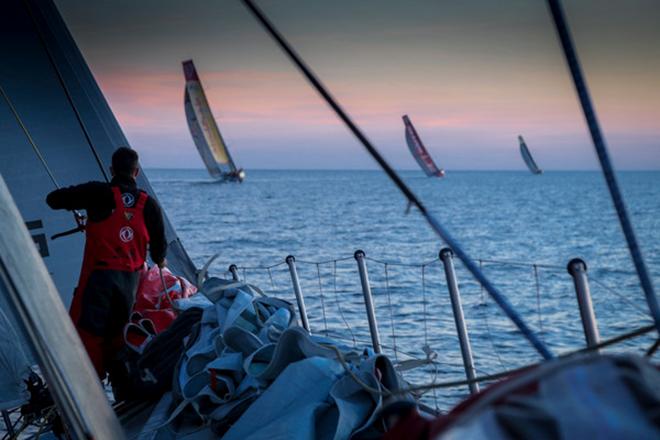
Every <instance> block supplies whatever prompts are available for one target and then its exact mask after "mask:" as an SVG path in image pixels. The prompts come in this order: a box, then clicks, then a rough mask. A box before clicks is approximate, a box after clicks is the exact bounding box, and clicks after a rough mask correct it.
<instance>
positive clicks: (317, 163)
mask: <svg viewBox="0 0 660 440" xmlns="http://www.w3.org/2000/svg"><path fill="white" fill-rule="evenodd" d="M55 1H56V4H57V5H58V7H59V9H60V12H61V13H62V15H63V17H64V19H65V21H66V22H67V24H68V26H69V28H70V30H71V32H72V33H73V35H74V38H75V39H76V41H77V43H78V46H79V47H80V49H81V50H82V52H83V55H84V56H85V58H86V60H87V62H88V64H89V65H90V67H91V69H92V72H93V73H94V75H95V77H96V79H97V81H98V82H99V85H100V86H101V88H102V90H103V92H104V94H105V96H106V98H107V99H108V101H109V103H110V106H111V107H112V109H113V111H114V112H115V115H116V116H117V118H118V119H119V122H120V124H121V126H122V128H123V129H124V133H125V134H126V135H127V137H128V139H129V141H130V142H131V145H132V146H133V148H136V149H137V150H138V151H139V152H140V153H141V154H142V159H143V164H144V165H145V166H146V167H186V168H201V167H202V166H203V165H202V162H201V160H200V159H199V156H198V154H197V151H196V149H195V147H194V144H193V142H192V139H191V137H190V133H189V132H188V127H187V124H186V121H185V115H184V108H183V86H184V79H183V73H182V69H181V61H183V60H185V59H189V58H192V59H193V60H194V62H195V64H196V66H197V70H198V72H199V75H200V78H201V81H202V84H203V85H204V87H205V89H206V93H207V96H208V99H209V101H210V104H211V107H212V109H213V112H214V114H215V117H216V119H217V120H218V124H219V126H220V130H221V131H222V133H223V135H224V137H225V139H226V140H227V142H228V144H229V145H230V148H231V151H232V154H233V156H234V158H235V159H236V161H237V162H238V163H239V165H240V166H242V167H245V168H246V169H251V168H252V169H254V168H276V169H280V168H285V169H286V168H330V169H373V168H375V163H374V162H373V161H372V160H371V159H370V158H369V157H368V156H367V154H366V153H365V152H364V151H363V150H362V147H361V146H359V145H358V144H357V142H356V141H355V140H354V139H353V137H352V136H351V135H350V133H349V132H348V131H347V130H346V129H345V128H344V126H343V125H342V124H341V123H340V122H339V120H338V119H337V118H336V117H335V116H334V114H333V113H332V112H331V111H330V109H329V108H328V107H327V106H326V104H325V103H324V102H323V101H322V100H321V99H320V98H319V97H318V96H317V95H316V92H314V91H313V90H312V89H311V88H310V86H309V85H308V84H307V83H306V81H305V80H304V79H303V77H302V76H301V75H300V74H299V73H298V71H297V70H295V68H294V67H293V66H292V65H291V64H290V62H289V61H288V60H287V59H286V58H285V56H284V55H283V54H282V52H281V51H280V50H279V49H278V48H277V47H276V46H275V44H274V43H273V42H272V41H271V40H270V39H269V37H268V36H267V35H266V34H265V32H264V31H263V30H262V29H261V28H260V26H259V25H258V24H257V22H256V21H255V20H254V19H253V18H252V17H251V16H250V15H249V13H248V12H247V10H246V9H245V8H244V7H243V6H242V4H241V3H240V2H239V1H238V0H217V1H202V0H186V1H180V0H149V1H145V0H143V1H134V0H130V1H129V0H121V1H112V2H104V3H103V4H96V2H90V1H83V0H55ZM564 3H565V4H566V5H565V6H566V12H567V15H568V18H569V23H570V25H571V27H572V31H573V36H574V39H575V42H576V44H577V48H578V53H579V55H580V57H581V60H582V64H583V68H584V70H585V73H586V75H587V80H588V83H589V86H590V89H591V93H592V97H593V99H594V102H595V104H596V109H597V111H598V115H599V118H600V121H601V125H602V127H603V129H604V131H605V134H606V139H607V141H608V144H609V147H610V150H611V152H612V155H613V158H614V162H615V165H616V166H617V167H618V168H620V169H660V26H658V23H660V2H658V1H657V0H646V1H643V0H616V1H607V2H604V1H599V0H571V1H565V2H564ZM259 5H261V6H262V8H263V9H264V10H265V12H266V13H267V14H268V16H269V17H270V18H271V20H272V21H273V22H274V23H275V24H276V25H277V26H278V27H279V29H280V30H281V31H282V33H283V34H284V35H285V36H286V37H287V38H288V39H289V40H290V42H291V43H292V44H293V45H294V46H295V47H296V48H297V50H298V51H299V52H300V53H301V55H302V56H303V57H304V58H305V59H306V61H307V62H308V63H309V65H310V66H311V67H312V68H313V69H314V71H315V72H316V73H317V74H318V75H319V76H320V77H321V79H322V80H323V81H324V82H325V84H326V85H327V86H328V88H329V89H330V90H331V91H332V93H333V94H334V95H335V97H337V98H338V100H339V101H340V102H341V104H342V105H343V106H344V108H345V109H346V110H347V111H348V113H349V114H350V115H352V116H353V117H354V118H355V120H356V122H357V123H358V124H359V125H360V126H361V127H362V128H363V130H364V131H365V132H366V134H367V135H368V137H369V138H370V139H371V140H372V141H373V142H374V143H375V144H376V146H377V147H379V148H380V149H381V151H382V152H383V153H384V155H385V156H386V158H387V159H388V160H390V162H391V163H392V164H393V165H394V166H395V167H396V168H399V169H414V168H415V163H414V161H413V159H412V158H411V157H410V155H409V153H408V151H407V148H406V146H405V140H404V134H403V124H402V122H401V115H403V114H406V113H407V114H408V115H409V116H410V117H411V119H412V121H413V123H414V124H415V125H416V127H417V130H418V132H419V134H420V136H421V137H422V139H423V140H424V141H425V143H426V145H427V147H428V148H429V150H430V152H431V154H432V155H433V156H434V157H435V159H436V162H437V163H438V165H440V166H441V167H444V168H445V169H448V170H452V169H494V170H495V169H513V170H515V169H523V167H524V165H523V163H522V160H521V159H520V156H519V153H518V145H517V140H516V136H517V135H518V134H522V135H523V136H525V138H526V140H527V142H528V145H529V146H530V148H531V149H532V152H533V153H534V155H535V158H536V160H537V162H538V163H539V165H540V166H541V167H542V168H545V169H548V170H552V169H595V168H597V166H598V165H597V161H596V157H595V154H594V153H593V147H592V146H591V143H590V139H589V137H588V133H587V130H586V127H585V124H584V121H583V117H582V114H581V112H580V109H579V106H578V102H577V99H576V97H575V92H574V90H573V86H572V83H571V82H570V78H569V75H568V71H567V69H566V66H565V63H564V60H563V57H562V54H561V52H560V48H559V44H558V42H557V39H556V36H555V32H554V29H553V27H552V23H551V19H550V15H549V13H548V11H547V8H546V5H545V2H544V1H540V0H539V1H531V0H518V1H515V0H501V1H499V0H498V1H492V0H481V1H477V0H466V1H455V0H454V1H439V0H429V1H398V0H397V1H395V0H380V1H375V0H369V1H367V0H346V1H345V0H333V1H321V0H314V1H313V0H277V1H275V0H268V1H266V0H261V1H259Z"/></svg>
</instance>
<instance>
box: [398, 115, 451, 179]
mask: <svg viewBox="0 0 660 440" xmlns="http://www.w3.org/2000/svg"><path fill="white" fill-rule="evenodd" d="M403 123H404V124H405V126H406V142H407V143H408V148H409V149H410V153H411V154H412V155H413V157H414V158H415V160H416V161H417V163H418V164H419V167H420V168H421V169H422V171H424V172H425V173H426V175H427V176H428V177H432V176H436V177H443V176H444V175H445V171H444V170H443V169H441V168H438V167H437V165H436V164H435V162H433V159H432V158H431V155H430V154H429V152H428V151H427V150H426V147H425V146H424V144H423V143H422V140H421V139H420V138H419V135H418V134H417V131H416V130H415V127H413V125H412V122H410V118H409V117H408V115H404V116H403Z"/></svg>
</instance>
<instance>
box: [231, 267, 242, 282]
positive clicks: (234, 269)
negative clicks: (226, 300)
mask: <svg viewBox="0 0 660 440" xmlns="http://www.w3.org/2000/svg"><path fill="white" fill-rule="evenodd" d="M229 272H230V273H231V277H232V278H233V279H234V281H239V280H240V278H238V267H236V265H235V264H232V265H230V266H229Z"/></svg>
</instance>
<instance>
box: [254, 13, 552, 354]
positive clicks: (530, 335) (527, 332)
mask: <svg viewBox="0 0 660 440" xmlns="http://www.w3.org/2000/svg"><path fill="white" fill-rule="evenodd" d="M242 1H243V3H244V4H245V5H246V6H247V8H248V9H249V10H250V12H252V14H253V15H254V16H255V18H256V19H257V20H258V21H259V22H260V23H261V25H262V26H263V27H264V28H265V29H266V30H267V31H268V33H269V34H270V36H271V37H272V38H273V39H274V40H275V41H276V42H277V43H278V45H279V46H280V48H281V49H282V50H283V51H284V52H285V53H286V54H287V55H288V56H289V58H290V59H291V61H292V62H293V63H294V64H295V65H296V66H297V67H298V68H299V69H300V71H301V72H302V73H303V75H304V76H305V77H306V78H307V80H308V81H309V82H310V83H311V84H312V86H313V87H314V88H315V89H316V91H317V92H318V93H319V94H320V95H321V96H322V97H323V98H324V99H325V101H326V102H327V103H328V105H329V106H330V107H331V108H332V109H333V110H334V111H335V113H336V114H337V116H338V117H339V118H340V119H341V120H342V121H343V122H344V124H346V126H347V127H348V128H349V130H350V131H351V132H352V133H353V135H354V136H355V137H356V138H357V139H358V140H359V141H360V142H361V143H362V145H363V146H364V148H365V149H366V150H367V151H368V152H369V154H370V155H371V156H372V157H373V158H374V160H376V162H378V164H379V165H380V167H381V168H382V169H383V171H385V173H386V174H387V175H388V177H389V178H390V179H391V180H392V182H394V184H395V185H396V186H397V187H398V188H399V190H400V191H401V192H402V193H403V194H404V196H405V197H406V198H407V199H408V201H409V203H411V204H413V205H415V206H416V207H417V209H419V211H420V213H421V214H422V216H423V217H424V218H425V219H426V221H427V222H428V223H429V225H430V226H431V228H432V229H433V230H434V231H435V232H436V234H438V235H439V236H440V238H442V240H444V242H445V243H446V244H447V245H448V246H449V247H450V248H451V249H452V250H453V251H454V253H455V254H456V256H457V257H458V258H459V259H460V260H461V261H462V262H463V264H464V265H465V267H466V268H467V269H468V270H469V271H470V273H471V274H472V276H474V277H475V278H476V279H477V281H479V282H480V283H481V285H482V286H484V288H485V289H486V291H487V292H488V294H489V295H490V296H491V297H492V298H493V300H494V301H495V302H496V303H497V305H498V306H500V308H501V309H502V311H503V312H504V313H505V314H506V315H507V316H508V317H509V319H511V321H513V323H514V324H515V325H516V327H518V329H519V330H520V332H521V333H522V334H523V335H524V336H525V338H527V340H528V341H529V342H530V343H531V344H532V346H533V347H534V348H535V349H536V351H538V352H539V354H541V356H543V357H544V358H545V359H552V358H553V357H554V356H553V354H552V353H551V352H550V350H548V348H547V347H546V346H545V345H544V344H543V342H541V340H540V339H539V338H538V337H537V336H536V334H535V333H534V332H532V330H531V329H530V328H529V327H528V326H527V324H526V323H525V322H524V321H523V320H522V318H521V317H520V315H518V313H517V312H516V311H515V310H514V308H513V307H512V306H511V304H510V303H509V301H508V300H507V299H506V298H505V297H504V296H503V295H502V294H501V293H500V292H499V290H498V289H497V288H496V287H495V286H494V285H493V284H492V283H491V282H490V281H489V280H488V279H487V278H486V276H485V275H484V274H483V273H482V272H481V270H479V267H478V266H477V265H476V264H475V263H474V261H472V259H471V258H470V257H469V256H468V255H467V254H466V253H465V252H464V251H463V249H462V247H461V246H460V244H459V243H458V242H457V241H456V240H455V239H454V238H453V237H452V236H451V235H450V234H449V232H448V231H447V230H446V229H445V228H444V227H443V226H442V225H441V224H440V222H438V220H437V219H436V218H435V217H434V216H433V215H432V214H431V213H430V212H428V211H427V209H426V207H425V206H424V205H423V204H422V202H421V201H420V200H419V199H418V198H417V196H416V195H415V194H414V193H413V192H412V190H410V188H408V186H407V185H406V184H405V183H404V182H403V180H401V178H400V177H399V175H398V174H397V173H396V172H395V171H394V169H393V168H392V167H391V166H390V165H389V164H388V163H387V161H386V160H385V159H384V158H383V156H381V155H380V153H379V152H378V150H376V148H375V147H374V146H373V145H372V144H371V142H370V141H369V139H367V137H366V136H365V135H364V134H363V133H362V131H361V130H360V129H359V128H358V127H357V125H355V123H354V122H353V121H352V120H351V118H350V117H349V116H348V115H347V114H346V112H344V110H343V109H342V108H341V107H340V106H339V104H338V103H337V101H336V100H335V99H334V98H333V97H332V95H331V94H330V92H328V90H327V89H326V88H325V86H324V85H323V84H322V83H321V81H320V80H319V79H318V78H317V77H316V75H315V74H314V73H313V72H312V71H311V69H310V68H309V67H308V66H307V65H306V64H305V62H304V61H303V60H302V58H301V57H300V56H299V55H298V54H297V53H296V52H295V51H294V49H293V48H292V47H291V45H290V44H289V43H288V42H287V41H286V40H285V39H284V37H283V36H282V35H281V34H280V33H279V31H278V30H277V29H275V27H274V26H273V24H272V23H271V22H270V20H268V18H266V16H265V15H264V13H263V12H262V11H261V10H260V9H259V8H258V7H257V6H256V5H255V4H254V2H253V1H252V0H242Z"/></svg>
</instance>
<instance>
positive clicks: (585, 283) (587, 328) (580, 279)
mask: <svg viewBox="0 0 660 440" xmlns="http://www.w3.org/2000/svg"><path fill="white" fill-rule="evenodd" d="M566 269H567V270H568V273H569V274H570V275H571V277H572V278H573V284H574V285H575V295H576V296H577V302H578V307H579V309H580V318H581V319H582V328H583V329H584V337H585V339H586V340H587V347H593V346H595V345H598V343H599V342H600V333H599V332H598V322H597V321H596V315H595V314H594V306H593V303H592V302H591V291H590V289H589V279H588V278H587V263H585V262H584V260H582V259H580V258H573V259H572V260H571V261H569V262H568V266H567V267H566Z"/></svg>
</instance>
